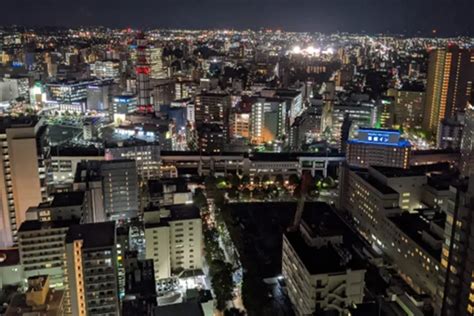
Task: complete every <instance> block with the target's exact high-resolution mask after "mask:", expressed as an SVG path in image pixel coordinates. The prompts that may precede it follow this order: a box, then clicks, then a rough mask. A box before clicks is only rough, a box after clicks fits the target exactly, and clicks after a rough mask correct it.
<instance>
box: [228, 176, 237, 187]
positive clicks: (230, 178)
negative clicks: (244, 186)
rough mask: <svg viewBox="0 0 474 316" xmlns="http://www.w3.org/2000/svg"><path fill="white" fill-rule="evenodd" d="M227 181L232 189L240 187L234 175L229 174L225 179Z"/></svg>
mask: <svg viewBox="0 0 474 316" xmlns="http://www.w3.org/2000/svg"><path fill="white" fill-rule="evenodd" d="M227 181H228V182H229V183H230V185H231V186H232V187H233V188H238V187H239V186H240V178H239V176H238V175H236V174H231V175H229V176H228V177H227Z"/></svg>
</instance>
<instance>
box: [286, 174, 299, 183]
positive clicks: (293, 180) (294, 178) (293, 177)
mask: <svg viewBox="0 0 474 316" xmlns="http://www.w3.org/2000/svg"><path fill="white" fill-rule="evenodd" d="M288 182H289V183H290V185H293V186H295V185H298V184H299V183H300V178H299V177H298V176H297V175H296V174H292V175H290V177H289V179H288Z"/></svg>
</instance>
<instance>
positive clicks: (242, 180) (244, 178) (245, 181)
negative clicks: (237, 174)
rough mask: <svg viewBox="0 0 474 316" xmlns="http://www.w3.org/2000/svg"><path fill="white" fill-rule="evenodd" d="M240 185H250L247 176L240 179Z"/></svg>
mask: <svg viewBox="0 0 474 316" xmlns="http://www.w3.org/2000/svg"><path fill="white" fill-rule="evenodd" d="M240 182H241V183H242V185H249V184H250V177H249V176H243V177H242V179H241V180H240Z"/></svg>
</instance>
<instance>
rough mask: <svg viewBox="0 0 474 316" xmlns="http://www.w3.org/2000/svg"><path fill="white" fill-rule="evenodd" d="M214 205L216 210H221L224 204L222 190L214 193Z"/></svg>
mask: <svg viewBox="0 0 474 316" xmlns="http://www.w3.org/2000/svg"><path fill="white" fill-rule="evenodd" d="M214 204H215V205H216V208H218V209H221V208H222V207H223V206H224V204H225V193H224V191H222V190H219V191H217V192H216V195H215V197H214Z"/></svg>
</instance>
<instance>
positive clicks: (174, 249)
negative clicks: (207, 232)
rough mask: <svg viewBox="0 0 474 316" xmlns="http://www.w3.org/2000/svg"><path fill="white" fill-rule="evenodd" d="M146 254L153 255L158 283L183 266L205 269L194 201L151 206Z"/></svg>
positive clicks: (146, 229) (199, 222)
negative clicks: (191, 202)
mask: <svg viewBox="0 0 474 316" xmlns="http://www.w3.org/2000/svg"><path fill="white" fill-rule="evenodd" d="M144 222H145V243H146V258H147V259H153V262H154V269H155V279H156V281H157V284H160V283H163V282H164V283H166V280H169V278H171V277H172V276H173V275H176V273H178V272H181V271H183V270H197V269H202V264H203V262H202V223H201V216H200V214H199V209H198V208H197V207H195V206H192V205H184V204H183V205H171V206H167V207H165V208H163V209H155V208H151V209H149V210H146V211H145V213H144Z"/></svg>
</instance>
